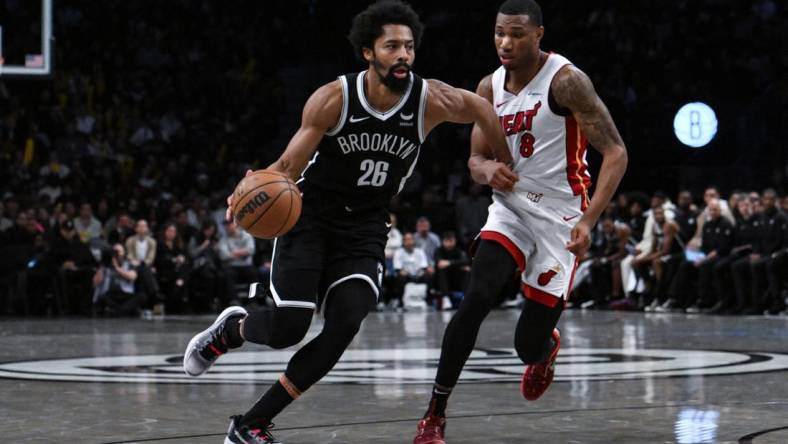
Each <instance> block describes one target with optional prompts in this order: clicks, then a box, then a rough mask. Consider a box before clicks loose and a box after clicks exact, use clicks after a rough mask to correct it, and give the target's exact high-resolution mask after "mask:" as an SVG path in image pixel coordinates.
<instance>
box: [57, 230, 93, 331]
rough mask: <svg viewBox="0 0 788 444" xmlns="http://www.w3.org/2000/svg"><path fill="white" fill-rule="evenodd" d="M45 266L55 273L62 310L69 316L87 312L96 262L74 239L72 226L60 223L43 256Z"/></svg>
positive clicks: (77, 240)
mask: <svg viewBox="0 0 788 444" xmlns="http://www.w3.org/2000/svg"><path fill="white" fill-rule="evenodd" d="M45 260H46V263H47V267H46V269H48V270H50V272H51V273H56V274H55V275H56V276H57V278H58V281H57V282H58V284H59V289H60V291H61V294H62V296H63V297H62V300H63V303H64V304H65V311H66V312H67V313H69V314H73V315H89V314H90V312H91V286H90V279H91V277H92V276H93V275H94V273H95V271H96V261H95V259H94V257H93V255H92V254H91V253H90V250H89V249H88V247H87V245H85V244H84V243H83V242H82V241H81V240H80V239H79V236H78V233H77V230H76V228H75V227H74V223H73V222H72V221H70V220H66V221H64V222H63V223H62V224H60V226H59V227H58V228H57V230H56V231H55V233H54V234H53V236H52V239H51V240H50V250H49V254H48V255H47V257H46V259H45Z"/></svg>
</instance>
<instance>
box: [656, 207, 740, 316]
mask: <svg viewBox="0 0 788 444" xmlns="http://www.w3.org/2000/svg"><path fill="white" fill-rule="evenodd" d="M706 208H707V210H708V211H707V213H708V216H709V219H708V220H707V221H706V222H705V223H704V224H703V236H702V237H701V253H702V254H695V256H694V257H693V256H688V257H686V258H684V260H683V261H682V263H681V265H680V266H679V270H678V272H677V273H676V277H675V278H674V279H673V282H672V284H671V290H670V294H671V295H672V299H673V304H672V305H673V306H675V307H677V308H685V309H686V311H687V313H700V312H701V310H705V309H708V308H711V307H712V306H713V305H714V304H715V303H716V301H715V300H714V296H713V294H712V290H713V287H712V272H713V271H714V267H715V266H716V265H717V264H718V263H719V261H720V260H722V259H723V258H725V257H727V256H728V254H730V251H731V249H732V248H733V240H734V236H735V229H734V227H733V224H731V223H730V221H728V219H725V218H724V217H722V209H721V207H720V202H719V199H711V200H710V201H709V202H708V204H707V206H706ZM688 251H689V252H690V253H688V254H690V255H691V254H692V253H693V250H688ZM693 283H695V284H696V285H695V286H693V285H692V284H693Z"/></svg>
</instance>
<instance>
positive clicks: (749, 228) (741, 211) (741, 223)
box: [707, 193, 756, 314]
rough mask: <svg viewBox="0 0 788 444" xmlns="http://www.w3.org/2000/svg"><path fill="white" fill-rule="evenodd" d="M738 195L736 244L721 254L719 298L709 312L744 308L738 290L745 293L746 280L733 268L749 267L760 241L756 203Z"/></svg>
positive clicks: (717, 266) (717, 272) (717, 270)
mask: <svg viewBox="0 0 788 444" xmlns="http://www.w3.org/2000/svg"><path fill="white" fill-rule="evenodd" d="M742 196H743V198H740V199H738V202H737V204H736V206H737V212H736V214H738V215H739V219H738V220H737V221H736V226H735V227H734V235H733V248H732V249H731V252H730V254H728V256H725V257H722V258H720V259H719V260H718V261H717V263H716V264H715V265H714V270H713V273H712V275H713V277H714V290H715V291H716V293H717V302H716V303H715V304H714V306H713V307H711V308H710V309H709V310H708V311H707V312H708V313H710V314H718V313H728V312H730V313H731V314H735V313H738V312H740V311H741V310H742V309H743V308H742V307H743V305H742V304H740V303H739V299H738V298H737V294H739V295H743V294H744V288H743V287H742V286H743V284H744V283H743V282H740V281H739V280H738V279H734V277H733V275H734V273H733V270H734V269H737V268H741V267H742V266H744V267H746V266H747V264H748V263H749V254H750V252H751V251H752V246H753V244H754V243H755V241H756V232H755V226H754V218H753V213H752V203H751V202H750V199H749V198H748V197H747V195H746V194H743V193H742Z"/></svg>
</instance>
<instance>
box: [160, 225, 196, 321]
mask: <svg viewBox="0 0 788 444" xmlns="http://www.w3.org/2000/svg"><path fill="white" fill-rule="evenodd" d="M156 245H157V248H156V262H155V264H156V279H157V280H158V284H159V288H160V289H161V291H162V293H163V294H164V305H165V307H166V308H167V311H168V312H183V311H184V309H185V308H186V303H187V300H186V278H187V277H188V274H189V273H188V272H189V270H188V263H187V261H186V252H185V251H184V247H183V240H182V239H181V238H180V235H179V233H178V228H177V226H176V225H175V224H174V223H166V224H164V228H163V229H162V231H161V234H160V236H159V240H158V242H157V243H156Z"/></svg>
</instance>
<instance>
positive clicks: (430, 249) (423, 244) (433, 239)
mask: <svg viewBox="0 0 788 444" xmlns="http://www.w3.org/2000/svg"><path fill="white" fill-rule="evenodd" d="M413 242H414V243H415V246H416V247H418V248H420V249H421V250H422V251H424V254H425V255H427V262H428V263H429V272H430V273H433V272H434V268H433V267H434V266H435V263H433V261H432V258H433V257H435V250H437V249H438V247H440V246H441V238H439V237H438V235H437V234H435V233H433V232H432V231H431V225H430V220H429V219H427V218H426V217H424V216H422V217H420V218H418V219H417V220H416V232H415V233H413Z"/></svg>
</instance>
